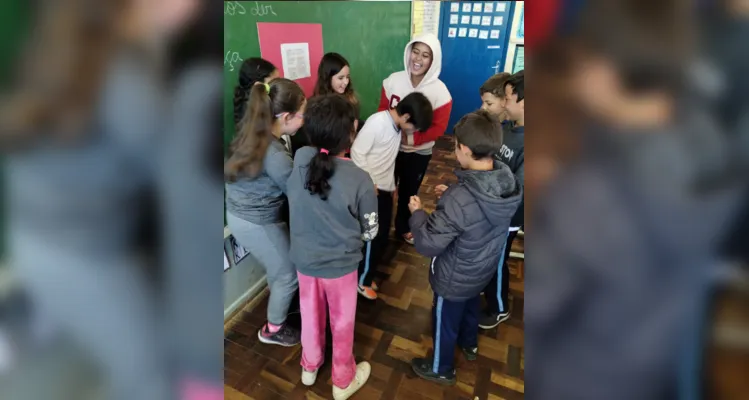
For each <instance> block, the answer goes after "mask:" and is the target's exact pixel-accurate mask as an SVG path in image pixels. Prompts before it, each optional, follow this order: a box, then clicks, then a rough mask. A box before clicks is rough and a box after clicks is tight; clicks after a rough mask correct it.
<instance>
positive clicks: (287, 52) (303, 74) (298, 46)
mask: <svg viewBox="0 0 749 400" xmlns="http://www.w3.org/2000/svg"><path fill="white" fill-rule="evenodd" d="M281 62H282V64H283V75H284V78H287V79H291V80H296V79H301V78H308V77H310V76H311V74H310V67H309V43H283V44H282V45H281Z"/></svg>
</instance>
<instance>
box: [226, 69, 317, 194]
mask: <svg viewBox="0 0 749 400" xmlns="http://www.w3.org/2000/svg"><path fill="white" fill-rule="evenodd" d="M304 101H305V98H304V92H303V91H302V88H301V87H299V85H298V84H297V83H296V82H293V81H290V80H288V79H284V78H278V79H274V80H273V81H271V82H270V84H268V85H266V84H262V83H256V84H255V85H254V86H253V87H252V88H251V89H250V99H249V102H248V107H247V110H246V112H245V114H244V116H243V117H242V119H241V121H240V123H239V126H238V132H237V136H236V137H235V138H234V140H233V141H232V142H231V145H230V146H229V152H230V155H229V159H228V160H227V161H226V163H225V164H224V180H226V181H229V182H234V181H236V180H237V178H238V177H239V176H240V175H242V176H246V177H249V178H254V177H256V176H257V175H258V174H259V173H260V171H262V169H263V161H264V160H265V152H266V151H267V150H268V146H269V145H270V142H271V140H273V123H274V122H275V121H276V115H278V114H281V113H296V112H298V111H299V110H300V109H301V108H302V105H303V104H304Z"/></svg>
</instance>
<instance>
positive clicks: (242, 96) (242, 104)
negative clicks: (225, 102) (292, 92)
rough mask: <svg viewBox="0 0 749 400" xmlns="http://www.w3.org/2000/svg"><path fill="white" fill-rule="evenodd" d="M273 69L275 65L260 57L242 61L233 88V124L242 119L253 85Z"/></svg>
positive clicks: (271, 72)
mask: <svg viewBox="0 0 749 400" xmlns="http://www.w3.org/2000/svg"><path fill="white" fill-rule="evenodd" d="M274 71H276V66H275V65H273V64H271V63H270V62H269V61H266V60H264V59H262V58H258V57H252V58H248V59H246V60H244V62H242V66H241V67H240V68H239V81H238V82H237V86H236V87H235V88H234V125H239V123H240V122H241V121H242V117H243V116H244V114H245V108H246V107H247V100H248V99H249V98H250V91H251V90H252V87H253V85H255V83H257V82H261V83H262V82H264V81H265V79H266V78H268V77H269V76H271V75H272V74H273V72H274Z"/></svg>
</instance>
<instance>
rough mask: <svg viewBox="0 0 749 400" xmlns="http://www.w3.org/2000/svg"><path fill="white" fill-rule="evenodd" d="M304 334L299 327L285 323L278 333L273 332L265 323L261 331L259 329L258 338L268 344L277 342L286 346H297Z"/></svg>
mask: <svg viewBox="0 0 749 400" xmlns="http://www.w3.org/2000/svg"><path fill="white" fill-rule="evenodd" d="M301 337H302V334H301V332H300V331H299V330H298V329H294V328H292V327H290V326H289V324H283V326H282V327H281V329H279V330H278V332H276V333H271V332H270V331H269V330H268V324H265V325H263V327H262V328H260V330H259V331H257V338H258V339H260V341H261V342H263V343H266V344H277V345H279V346H284V347H292V346H296V345H298V344H299V343H300V342H301Z"/></svg>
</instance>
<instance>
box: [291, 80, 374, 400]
mask: <svg viewBox="0 0 749 400" xmlns="http://www.w3.org/2000/svg"><path fill="white" fill-rule="evenodd" d="M304 118H305V119H304V124H305V127H306V131H307V133H308V134H309V138H310V142H311V146H307V147H303V148H301V149H299V151H297V153H296V156H295V158H294V170H293V172H292V173H291V176H290V177H289V183H288V196H289V208H290V214H291V260H292V261H293V263H294V265H295V266H296V268H297V271H298V273H297V274H298V277H299V293H300V307H301V315H302V383H304V384H305V385H308V386H309V385H313V384H314V383H315V380H316V378H317V372H318V370H319V368H320V366H321V365H322V363H323V360H324V358H325V322H326V311H327V313H328V314H329V315H330V325H331V330H332V332H333V366H332V367H333V370H332V380H333V398H334V399H336V400H343V399H348V398H349V397H350V396H352V395H353V394H354V393H355V392H356V391H357V390H359V389H360V388H361V387H362V386H363V385H364V383H365V382H366V381H367V379H368V378H369V374H370V372H371V367H370V365H369V363H367V362H366V361H365V362H362V363H359V364H358V365H357V364H356V362H355V360H354V353H353V347H354V322H355V317H356V300H357V299H356V297H357V275H358V272H357V271H358V266H359V262H360V261H361V259H362V246H363V242H362V240H364V241H371V240H372V239H374V237H375V236H377V229H378V218H377V197H376V196H375V187H374V183H373V182H372V179H371V178H370V177H369V174H367V173H366V172H364V171H363V170H361V169H360V168H358V167H357V166H356V165H355V164H354V163H353V162H352V161H351V160H350V159H348V158H345V157H344V155H345V153H346V150H347V149H348V148H349V147H350V146H351V143H352V141H353V137H354V134H355V132H356V128H357V125H358V122H357V119H356V112H355V110H354V106H353V105H352V104H351V103H350V102H349V101H348V100H347V99H346V98H345V97H343V96H341V95H338V94H326V95H321V96H316V97H313V98H312V99H310V101H309V106H308V108H307V111H306V113H305V117H304Z"/></svg>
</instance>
